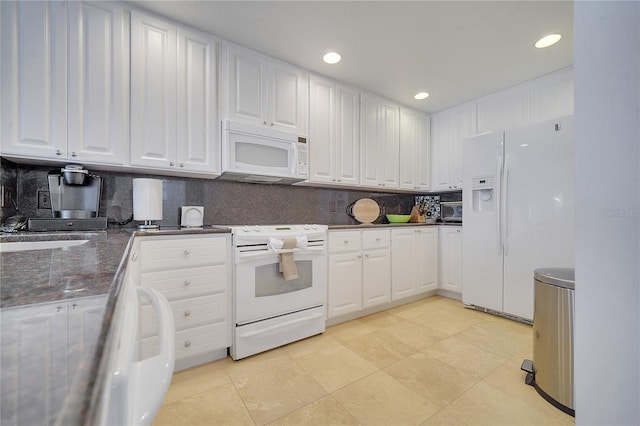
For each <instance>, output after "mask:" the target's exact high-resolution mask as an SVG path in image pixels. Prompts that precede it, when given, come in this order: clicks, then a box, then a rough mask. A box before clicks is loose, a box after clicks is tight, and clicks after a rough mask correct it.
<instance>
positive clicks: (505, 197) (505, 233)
mask: <svg viewBox="0 0 640 426" xmlns="http://www.w3.org/2000/svg"><path fill="white" fill-rule="evenodd" d="M502 182H503V190H502V191H503V193H502V212H501V216H502V239H503V250H504V255H505V256H508V255H509V214H508V211H507V206H508V205H509V204H508V203H509V156H508V155H505V156H504V178H503V181H502Z"/></svg>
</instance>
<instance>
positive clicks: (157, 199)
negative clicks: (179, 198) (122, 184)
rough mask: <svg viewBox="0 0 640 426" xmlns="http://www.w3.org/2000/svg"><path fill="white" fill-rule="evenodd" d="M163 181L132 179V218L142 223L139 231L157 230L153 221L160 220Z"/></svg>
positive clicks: (158, 226) (157, 227) (157, 226)
mask: <svg viewBox="0 0 640 426" xmlns="http://www.w3.org/2000/svg"><path fill="white" fill-rule="evenodd" d="M162 191H163V181H162V180H160V179H145V178H136V179H133V218H134V220H136V221H141V222H143V223H140V224H138V229H140V230H153V229H159V228H160V225H158V224H154V223H153V221H154V220H162Z"/></svg>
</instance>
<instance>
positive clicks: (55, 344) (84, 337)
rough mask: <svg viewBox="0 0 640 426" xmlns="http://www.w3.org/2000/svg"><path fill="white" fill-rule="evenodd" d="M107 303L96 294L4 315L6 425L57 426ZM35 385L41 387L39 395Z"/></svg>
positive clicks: (0, 358) (1, 358)
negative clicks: (34, 425) (54, 425)
mask: <svg viewBox="0 0 640 426" xmlns="http://www.w3.org/2000/svg"><path fill="white" fill-rule="evenodd" d="M105 302H106V296H97V297H90V298H82V299H77V300H73V301H69V302H67V301H61V302H56V303H46V304H40V305H33V306H26V307H24V308H16V309H6V310H3V311H1V312H0V320H1V325H2V329H1V334H2V352H1V355H0V368H1V369H2V383H1V387H0V394H1V395H2V404H1V406H0V407H1V413H2V416H1V418H0V423H1V424H2V425H7V426H9V425H26V424H38V425H49V424H54V423H55V421H56V418H57V417H58V415H59V413H60V410H61V409H62V406H63V403H64V396H65V395H66V394H67V389H68V388H69V387H70V386H71V385H72V383H73V380H74V378H75V372H76V371H77V370H78V368H79V367H80V366H81V365H83V363H84V361H83V358H84V357H85V356H86V355H87V354H90V353H92V352H93V351H94V350H95V348H96V343H97V341H98V336H99V330H100V327H101V326H102V317H103V315H104V306H105ZM34 353H36V354H38V353H39V354H41V356H34V355H33V354H34ZM34 382H37V383H41V384H42V385H41V386H39V387H38V389H37V391H36V392H33V389H34V387H33V383H34Z"/></svg>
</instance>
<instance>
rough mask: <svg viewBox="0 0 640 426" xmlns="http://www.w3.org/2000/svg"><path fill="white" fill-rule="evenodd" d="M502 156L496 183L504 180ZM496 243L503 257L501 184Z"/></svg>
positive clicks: (498, 195) (497, 202)
mask: <svg viewBox="0 0 640 426" xmlns="http://www.w3.org/2000/svg"><path fill="white" fill-rule="evenodd" d="M502 166H503V163H502V155H500V156H498V167H497V168H496V181H497V182H500V180H501V179H502ZM495 188H496V237H497V238H496V241H497V243H496V244H497V249H498V256H500V255H502V202H501V197H500V196H501V194H500V184H499V183H498V185H496V187H495Z"/></svg>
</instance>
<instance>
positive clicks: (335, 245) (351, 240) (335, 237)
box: [329, 231, 362, 253]
mask: <svg viewBox="0 0 640 426" xmlns="http://www.w3.org/2000/svg"><path fill="white" fill-rule="evenodd" d="M361 249H362V233H361V232H360V231H338V232H329V253H343V252H347V251H358V250H361Z"/></svg>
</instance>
